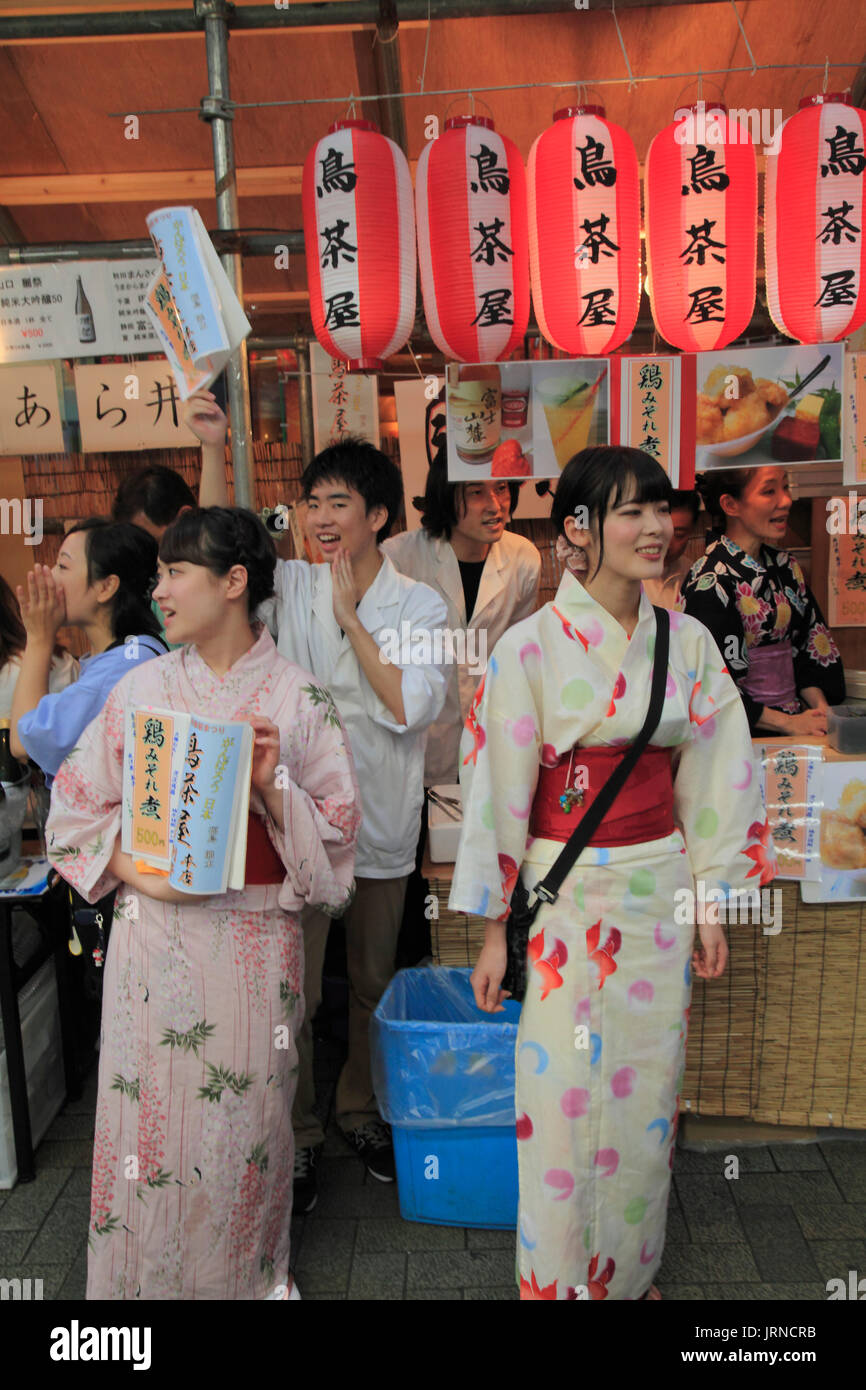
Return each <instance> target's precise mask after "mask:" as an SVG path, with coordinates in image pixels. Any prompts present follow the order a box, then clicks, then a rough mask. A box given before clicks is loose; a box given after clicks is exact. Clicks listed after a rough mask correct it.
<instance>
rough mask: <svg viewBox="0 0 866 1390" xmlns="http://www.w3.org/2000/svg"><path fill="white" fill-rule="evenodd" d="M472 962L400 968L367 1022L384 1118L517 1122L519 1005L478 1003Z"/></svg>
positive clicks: (428, 1122) (418, 1122)
mask: <svg viewBox="0 0 866 1390" xmlns="http://www.w3.org/2000/svg"><path fill="white" fill-rule="evenodd" d="M469 975H470V971H469V970H456V969H450V968H447V967H444V966H433V967H426V968H423V969H420V970H401V971H399V972H398V973H397V974H396V975H395V976H394V978H393V980H392V981H391V983H390V985H389V986H388V988H387V990H386V991H385V993H384V994H383V996H382V998H381V1000H380V1002H379V1007H378V1008H377V1009H376V1012H375V1013H374V1014H373V1017H372V1020H371V1022H370V1057H371V1061H372V1070H373V1088H374V1090H375V1092H376V1100H377V1101H378V1104H379V1109H380V1111H381V1113H382V1116H383V1117H384V1119H386V1120H387V1121H388V1122H389V1124H392V1125H403V1126H413V1125H414V1126H418V1127H419V1128H424V1129H436V1128H450V1127H452V1126H455V1125H514V1123H515V1114H514V1049H515V1045H516V1042H517V1025H518V1022H519V1019H520V1005H519V1003H517V1002H516V1001H515V1000H512V999H506V1000H505V1012H504V1013H501V1014H486V1013H483V1012H482V1011H481V1009H479V1008H477V1007H476V1004H475V1000H474V998H473V995H472V987H471V985H470V983H469Z"/></svg>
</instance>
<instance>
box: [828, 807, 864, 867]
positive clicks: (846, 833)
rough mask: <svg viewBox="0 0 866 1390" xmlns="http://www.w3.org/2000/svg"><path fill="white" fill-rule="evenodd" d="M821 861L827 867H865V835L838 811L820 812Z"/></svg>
mask: <svg viewBox="0 0 866 1390" xmlns="http://www.w3.org/2000/svg"><path fill="white" fill-rule="evenodd" d="M821 863H822V864H826V865H827V868H828V869H866V835H864V834H863V831H862V830H861V829H860V827H859V825H855V823H854V822H853V821H850V820H846V819H845V817H844V816H840V815H839V813H838V811H822V812H821Z"/></svg>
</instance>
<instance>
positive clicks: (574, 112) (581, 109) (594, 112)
mask: <svg viewBox="0 0 866 1390" xmlns="http://www.w3.org/2000/svg"><path fill="white" fill-rule="evenodd" d="M604 114H605V108H604V107H603V106H560V108H559V110H558V111H554V113H553V119H554V120H555V121H567V120H570V119H571V117H572V116H602V117H603V116H604Z"/></svg>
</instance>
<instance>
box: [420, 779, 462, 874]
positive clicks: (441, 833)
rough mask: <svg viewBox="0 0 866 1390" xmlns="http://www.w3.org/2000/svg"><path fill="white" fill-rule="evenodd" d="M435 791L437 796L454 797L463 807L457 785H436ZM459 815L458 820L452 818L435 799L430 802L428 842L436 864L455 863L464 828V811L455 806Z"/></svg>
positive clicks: (431, 856) (431, 855)
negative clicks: (461, 832)
mask: <svg viewBox="0 0 866 1390" xmlns="http://www.w3.org/2000/svg"><path fill="white" fill-rule="evenodd" d="M433 791H434V792H435V793H436V795H437V796H441V797H443V798H444V797H446V796H450V797H453V798H454V800H455V801H456V802H458V803H459V805H460V807H461V808H462V805H463V803H462V801H461V799H460V788H459V786H457V787H434V788H433ZM453 809H454V811H455V814H456V815H457V817H458V819H457V820H452V819H451V817H450V816H448V815H446V813H445V812H444V811H443V810H442V807H441V806H437V805H436V802H435V801H431V802H429V804H428V810H427V827H428V832H427V843H428V846H429V849H430V858H431V859H432V861H433V863H434V864H453V862H454V860H455V859H456V858H457V846H458V845H459V843H460V831H461V830H462V828H463V812H462V809H461V810H459V811H458V810H457V808H456V807H455V808H453Z"/></svg>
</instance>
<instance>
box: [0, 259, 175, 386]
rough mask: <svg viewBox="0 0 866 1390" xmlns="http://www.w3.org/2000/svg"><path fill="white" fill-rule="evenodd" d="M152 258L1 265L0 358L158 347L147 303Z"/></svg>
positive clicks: (34, 358)
mask: <svg viewBox="0 0 866 1390" xmlns="http://www.w3.org/2000/svg"><path fill="white" fill-rule="evenodd" d="M155 265H156V262H155V261H154V260H152V259H150V258H146V257H141V258H138V259H136V260H130V261H75V262H69V263H66V264H60V265H32V266H3V267H2V268H0V362H33V361H37V360H39V359H46V358H58V357H105V356H113V355H115V354H119V353H122V354H128V353H135V352H138V353H148V352H159V351H160V341H159V339H158V337H157V336H156V334H155V333H154V330H153V328H152V327H151V325H150V323H149V321H148V318H147V314H146V313H145V310H144V300H145V295H146V292H147V286H148V284H149V283H150V281H151V280H152V279H153V272H154V268H155Z"/></svg>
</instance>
